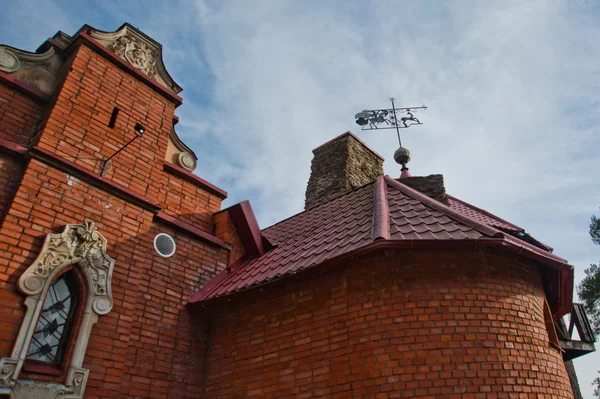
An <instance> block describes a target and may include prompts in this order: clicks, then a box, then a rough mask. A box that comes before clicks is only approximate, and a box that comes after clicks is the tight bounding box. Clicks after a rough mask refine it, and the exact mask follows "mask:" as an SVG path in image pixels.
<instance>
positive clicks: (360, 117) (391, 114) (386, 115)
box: [354, 97, 427, 178]
mask: <svg viewBox="0 0 600 399" xmlns="http://www.w3.org/2000/svg"><path fill="white" fill-rule="evenodd" d="M395 101H396V99H395V98H394V97H390V102H391V103H392V108H391V109H372V110H364V111H361V112H359V113H358V114H356V115H355V116H354V118H356V124H357V125H359V126H361V127H362V129H361V130H383V129H396V134H397V135H398V144H399V145H400V148H398V149H397V150H396V152H395V153H394V159H395V160H396V162H397V163H399V164H400V165H402V174H401V176H400V178H403V177H410V174H409V173H408V168H407V167H406V164H407V163H408V161H410V152H409V151H408V150H407V149H406V148H404V147H402V140H401V139H400V129H406V128H408V127H410V126H413V125H422V124H423V123H421V121H420V120H419V119H418V118H417V117H415V115H414V114H416V113H417V112H418V111H419V110H425V109H427V107H426V106H425V105H423V106H421V107H409V108H396V104H395Z"/></svg>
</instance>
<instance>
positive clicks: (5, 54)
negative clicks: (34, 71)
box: [0, 48, 21, 73]
mask: <svg viewBox="0 0 600 399" xmlns="http://www.w3.org/2000/svg"><path fill="white" fill-rule="evenodd" d="M20 65H21V64H20V63H19V58H17V56H16V55H15V54H14V53H13V52H12V51H9V50H8V49H5V48H0V71H4V72H8V73H11V72H14V71H16V70H17V69H19V66H20Z"/></svg>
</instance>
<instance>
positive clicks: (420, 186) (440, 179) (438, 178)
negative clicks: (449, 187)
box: [398, 175, 448, 205]
mask: <svg viewBox="0 0 600 399" xmlns="http://www.w3.org/2000/svg"><path fill="white" fill-rule="evenodd" d="M398 181H399V182H400V183H403V184H406V185H407V186H409V187H411V188H414V189H415V190H417V191H419V192H420V193H422V194H425V195H426V196H428V197H430V198H433V199H434V200H436V201H439V202H441V203H443V204H446V205H448V198H447V197H446V188H445V187H444V176H442V175H429V176H411V177H407V178H404V179H400V180H398Z"/></svg>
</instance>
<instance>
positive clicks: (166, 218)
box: [154, 212, 231, 250]
mask: <svg viewBox="0 0 600 399" xmlns="http://www.w3.org/2000/svg"><path fill="white" fill-rule="evenodd" d="M154 219H155V220H159V221H161V222H164V223H167V224H169V225H171V226H172V227H175V228H176V229H178V230H182V231H184V232H186V233H187V234H189V235H191V236H194V237H196V238H198V239H200V240H202V241H204V242H206V243H208V244H210V245H213V246H216V247H219V248H223V249H226V250H231V245H229V244H227V243H226V242H225V241H223V240H221V239H220V238H217V237H215V236H213V235H212V234H208V233H206V232H204V231H202V230H200V229H198V228H196V227H194V226H192V225H190V224H188V223H185V222H182V221H181V220H178V219H175V218H174V217H173V216H170V215H167V214H166V213H164V212H158V213H156V214H155V215H154Z"/></svg>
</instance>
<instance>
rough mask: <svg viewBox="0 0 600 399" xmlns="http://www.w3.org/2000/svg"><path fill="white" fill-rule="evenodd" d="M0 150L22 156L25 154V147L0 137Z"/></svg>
mask: <svg viewBox="0 0 600 399" xmlns="http://www.w3.org/2000/svg"><path fill="white" fill-rule="evenodd" d="M0 151H1V152H7V153H9V154H13V155H20V156H24V155H25V154H27V148H25V147H22V146H20V145H18V144H17V143H13V142H12V141H8V140H5V139H3V138H0Z"/></svg>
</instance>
